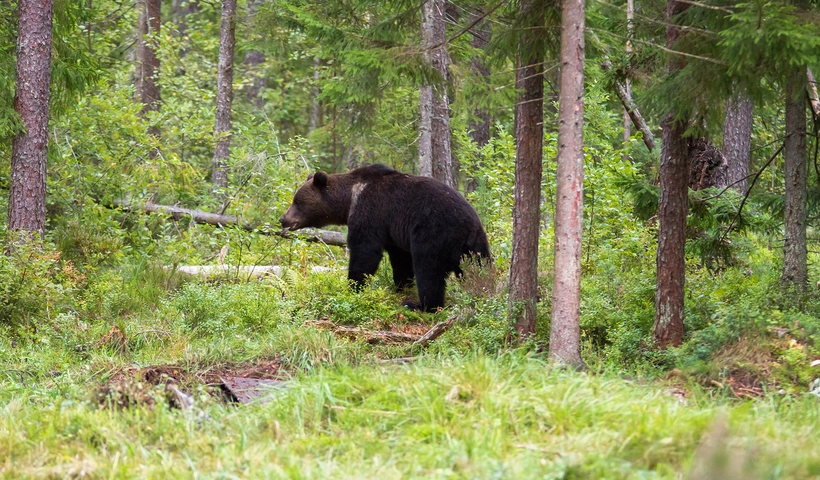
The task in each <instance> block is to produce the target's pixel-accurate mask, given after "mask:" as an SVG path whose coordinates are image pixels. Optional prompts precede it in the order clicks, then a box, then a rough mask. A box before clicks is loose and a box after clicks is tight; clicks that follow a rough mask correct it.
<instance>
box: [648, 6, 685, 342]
mask: <svg viewBox="0 0 820 480" xmlns="http://www.w3.org/2000/svg"><path fill="white" fill-rule="evenodd" d="M689 5H690V4H689V3H684V2H678V1H677V0H668V2H667V4H666V21H667V22H668V23H667V25H668V26H667V27H666V46H667V47H671V46H672V45H673V44H674V43H675V40H676V39H677V38H678V36H679V35H680V33H681V30H680V27H678V26H676V25H675V24H674V21H675V16H676V15H677V14H678V13H680V12H682V11H684V10H686V8H688V6H689ZM681 68H683V63H682V62H681V61H680V59H679V58H676V57H671V58H670V59H669V61H668V64H667V69H668V70H669V71H674V70H680V69H681ZM661 128H662V130H663V140H662V143H663V144H662V146H661V168H660V175H659V176H660V184H661V185H660V187H661V194H660V199H659V203H658V224H659V228H658V252H657V258H656V265H657V288H656V289H655V324H654V326H653V328H652V338H653V339H654V340H655V342H656V343H657V344H658V346H660V347H661V348H666V347H667V346H670V345H673V346H677V345H680V344H681V343H682V342H683V319H684V310H683V300H684V283H685V280H686V268H685V267H686V262H685V258H684V254H685V251H684V250H685V248H686V215H687V213H688V211H689V198H688V193H689V191H688V187H687V185H688V184H689V165H688V162H687V160H688V158H689V141H688V139H686V138H684V137H683V134H684V133H685V132H686V123H685V122H679V121H676V120H675V119H674V114H673V113H672V112H669V113H668V114H667V115H666V118H664V120H663V123H662V125H661Z"/></svg>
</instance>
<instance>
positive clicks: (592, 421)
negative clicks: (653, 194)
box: [0, 261, 820, 480]
mask: <svg viewBox="0 0 820 480" xmlns="http://www.w3.org/2000/svg"><path fill="white" fill-rule="evenodd" d="M20 265H21V266H18V265H17V264H9V267H8V271H7V273H6V276H7V277H8V278H13V277H14V275H16V274H17V273H15V272H17V271H18V270H19V269H20V268H29V267H28V265H29V264H27V263H21V264H20ZM44 265H46V266H45V267H42V268H41V269H40V270H36V271H35V272H36V273H37V274H38V275H39V276H38V277H37V278H38V279H42V280H39V281H41V283H43V284H45V285H50V286H51V287H50V288H52V290H51V291H53V292H57V293H60V292H62V296H55V297H49V298H51V300H49V299H47V300H48V301H49V302H50V303H45V304H44V305H43V306H42V308H40V309H39V310H38V311H37V312H38V315H40V316H39V317H37V318H34V317H31V318H29V319H23V320H21V322H20V325H22V327H20V328H18V330H13V329H11V328H10V327H9V329H7V330H5V331H6V332H9V334H8V335H0V459H3V460H2V461H0V477H2V478H66V477H72V478H76V477H83V476H87V477H90V478H376V479H379V480H385V479H392V478H465V479H468V478H469V479H472V478H510V479H519V478H555V479H570V478H575V479H583V478H588V479H598V478H606V479H610V478H611V479H619V478H624V479H632V478H635V479H639V478H640V479H653V478H659V479H664V478H668V479H678V478H693V479H723V478H732V479H733V478H744V479H745V478H749V479H758V478H760V479H764V478H765V479H769V478H772V479H791V478H819V477H820V456H818V455H817V453H816V451H817V448H816V445H817V444H818V443H820V429H818V428H817V426H818V425H820V401H818V399H817V398H815V397H812V396H808V395H805V394H802V393H801V392H804V391H805V385H804V384H806V382H807V381H808V380H809V379H811V378H813V375H815V372H814V371H812V370H811V368H812V367H810V366H809V361H810V359H812V358H815V353H816V351H817V348H818V347H817V342H815V341H814V339H815V338H816V337H817V335H818V334H817V332H818V325H820V323H818V321H817V320H816V319H815V317H813V316H810V315H807V314H803V313H799V312H798V313H799V314H798V313H795V312H793V311H783V312H782V313H778V312H779V310H775V308H776V307H777V306H776V305H775V306H774V307H772V308H768V307H766V305H765V304H763V307H766V308H767V309H765V310H763V309H760V310H755V309H754V308H756V305H757V304H755V303H754V299H751V300H744V302H746V303H742V302H737V303H729V302H725V301H724V298H725V297H730V296H736V295H734V294H733V293H732V292H734V290H733V291H732V292H729V293H726V292H723V291H722V290H721V289H716V290H715V291H714V293H713V294H712V297H709V296H703V297H702V302H701V303H702V304H703V305H702V306H701V308H702V309H703V310H704V311H708V312H714V313H710V314H711V315H713V316H714V317H715V319H716V321H715V322H714V323H712V324H711V326H710V327H708V328H703V329H702V330H699V331H698V332H696V333H695V334H693V336H692V339H691V340H690V341H689V343H688V344H687V345H686V346H685V347H684V348H682V349H679V350H678V351H676V352H673V354H671V355H666V354H660V353H658V352H657V351H655V352H651V351H647V349H646V348H645V347H644V346H643V345H644V343H643V341H642V339H643V338H645V332H644V330H642V329H641V327H640V325H641V322H643V321H644V319H643V317H641V316H640V315H642V314H641V313H640V310H635V309H633V308H632V306H634V305H640V304H642V302H643V297H644V296H645V295H644V294H643V293H641V292H642V291H643V290H642V287H641V286H640V285H638V286H637V287H635V288H636V291H637V293H636V294H635V299H634V300H630V299H629V298H627V299H626V300H625V301H628V302H632V303H626V304H624V305H614V306H613V305H610V298H609V297H607V296H606V295H608V294H607V293H606V292H602V291H598V292H597V293H595V292H594V291H593V294H594V295H593V297H592V298H589V297H587V298H586V300H585V301H586V305H587V307H588V308H587V309H586V310H585V312H586V315H587V317H586V318H587V319H588V320H589V319H590V318H592V317H594V316H595V315H602V316H604V317H602V318H603V320H601V321H600V322H598V323H600V324H603V325H605V324H606V320H608V317H605V315H606V314H607V312H616V313H617V315H618V316H617V318H616V319H615V320H613V322H614V323H613V326H612V327H611V328H609V329H607V328H605V329H602V330H600V332H599V331H598V330H589V329H587V330H585V332H592V333H587V334H586V335H587V336H586V337H585V339H586V343H585V345H584V356H585V357H586V359H587V362H588V364H589V366H590V370H589V373H577V372H571V371H565V370H557V369H554V368H552V367H551V366H550V365H549V364H548V362H546V360H545V359H544V357H543V356H542V355H541V354H537V353H533V352H532V351H528V350H527V348H531V347H532V345H530V346H528V347H527V348H522V349H517V350H509V349H508V347H507V346H506V343H505V337H506V336H507V335H508V326H507V322H506V317H505V314H506V313H505V312H506V301H505V295H504V292H503V289H502V290H498V289H494V287H492V282H488V281H486V279H485V280H475V281H473V283H472V284H471V283H470V282H465V283H463V284H460V283H459V282H455V281H451V282H450V286H449V289H448V292H449V293H448V294H449V298H450V301H451V306H450V307H449V308H448V309H447V310H445V311H444V312H441V313H439V314H435V315H419V314H413V313H411V312H408V311H407V310H406V309H403V308H402V307H400V306H399V305H400V302H401V298H402V296H401V295H398V294H395V293H392V292H391V291H390V288H389V286H390V283H391V279H390V275H389V271H388V270H387V269H386V268H382V269H380V270H379V272H378V273H377V275H376V277H375V278H374V279H373V283H372V285H371V286H370V287H368V288H367V289H365V290H364V291H363V292H361V293H353V292H351V291H350V290H349V289H348V288H347V287H348V286H347V284H346V281H345V277H344V274H343V273H342V272H339V271H331V272H328V273H323V274H311V275H305V274H304V273H303V272H301V271H299V270H298V269H292V270H289V271H288V272H286V273H285V274H284V275H283V276H282V277H276V278H268V279H264V280H262V281H258V282H256V281H252V282H248V281H246V280H244V279H236V278H222V279H219V280H217V281H213V282H202V281H197V280H195V279H186V278H182V277H179V276H178V275H174V274H170V273H169V272H168V271H167V270H165V269H162V268H160V267H158V266H156V265H153V264H151V263H149V262H145V261H142V262H136V263H135V264H134V265H132V266H131V267H127V268H126V267H124V268H120V269H110V270H105V271H100V272H95V273H94V274H93V275H89V277H88V279H87V281H85V283H82V282H80V280H75V278H77V277H75V276H71V275H67V274H66V278H67V280H64V281H63V283H55V282H53V281H52V280H51V278H52V276H51V272H53V271H54V269H53V268H52V267H50V265H51V263H46V264H44ZM46 267H48V268H46ZM15 269H18V270H15ZM732 279H733V280H732V281H734V282H736V283H740V282H744V281H745V282H751V281H752V280H753V279H748V277H745V276H739V277H738V278H734V277H732ZM700 283H703V284H704V285H706V284H707V281H706V279H703V280H702V281H700ZM700 283H699V280H698V279H697V278H696V279H695V281H693V285H695V286H696V287H697V288H698V289H699V290H702V291H708V288H707V287H702V288H701V287H700V286H699V284H700ZM60 285H69V286H72V289H70V290H69V289H62V290H61V289H60V288H59V287H60ZM488 285H489V287H488ZM761 285H762V284H761ZM764 287H765V285H763V286H761V287H759V291H755V292H757V293H755V298H768V296H767V295H766V292H767V290H766V289H765V288H764ZM709 288H711V287H709ZM738 288H739V287H738ZM482 292H483V293H482ZM486 292H490V293H486ZM24 293H25V294H26V297H21V296H20V295H21V294H18V293H17V292H16V291H9V296H8V297H6V298H9V299H10V300H9V302H11V301H15V302H16V301H18V300H17V299H18V298H21V299H22V300H25V301H26V302H29V301H32V299H37V298H38V297H37V296H36V295H35V292H34V291H33V290H32V291H30V292H28V291H27V292H24ZM15 295H16V296H15ZM611 296H612V295H611ZM627 297H628V296H627ZM747 303H748V305H747ZM9 305H14V304H13V303H9ZM66 305H68V306H69V307H70V308H69V307H66ZM590 305H592V306H593V307H595V308H590V307H589V306H590ZM711 306H715V307H716V308H712V307H711ZM542 307H544V306H543V305H542ZM542 310H543V311H544V312H546V311H547V309H546V308H545V307H544V308H542ZM635 311H638V314H635V313H634V312H635ZM596 312H597V313H596ZM744 312H746V313H745V314H743V315H741V313H744ZM758 312H760V313H758ZM542 313H543V312H542ZM454 315H455V316H457V317H458V318H459V321H458V322H457V323H456V325H455V326H454V328H453V329H452V330H450V331H449V332H447V333H446V334H445V335H443V336H442V337H441V338H439V339H437V340H436V341H435V342H434V343H433V344H432V345H430V346H429V347H428V349H427V350H426V351H421V350H419V349H413V348H411V347H404V346H392V347H384V346H371V345H368V344H366V343H363V342H353V341H348V340H345V339H340V338H336V337H334V336H333V334H331V333H330V332H327V331H323V330H319V329H317V328H316V327H315V326H313V325H311V322H313V321H315V320H318V319H320V318H323V317H327V318H329V319H331V320H332V321H334V322H336V323H338V324H345V325H352V326H361V327H363V328H366V329H376V328H386V327H385V325H388V326H389V325H397V326H399V327H401V326H402V325H405V324H407V323H422V324H426V325H432V324H433V323H434V322H437V321H441V320H443V319H445V318H449V317H450V316H454ZM543 315H546V313H543ZM610 315H614V313H610ZM630 315H632V316H630ZM704 315H705V314H704ZM744 315H745V316H744ZM542 320H543V321H542V322H541V330H539V335H540V336H538V337H537V338H538V339H539V340H538V341H537V342H536V344H537V343H538V342H540V339H541V338H542V337H543V334H544V332H543V331H542V330H545V329H548V321H547V320H546V319H542ZM596 322H597V320H596V321H595V322H592V324H596V325H597V324H598V323H596ZM115 325H116V326H117V327H118V328H119V329H120V330H121V331H122V332H124V342H123V343H122V344H118V343H116V342H106V341H103V340H104V339H105V338H106V334H107V333H108V332H109V331H110V330H111V328H112V326H115ZM773 325H775V326H776V325H791V326H792V328H791V329H790V333H789V336H788V337H783V338H779V337H775V339H774V340H772V336H771V335H769V336H767V333H766V332H767V331H768V330H767V329H769V328H770V327H771V326H773ZM31 326H36V328H33V329H32V328H30V327H31ZM749 326H755V329H754V330H753V332H755V335H756V336H755V335H751V336H749V335H747V334H746V332H747V331H750V330H749ZM24 327H25V328H24ZM616 327H617V329H616ZM585 328H586V327H585ZM15 332H16V333H15ZM21 332H22V333H21ZM642 332H644V333H642ZM599 334H600V335H601V337H595V336H594V335H599ZM610 334H611V335H613V336H612V338H614V339H615V341H611V342H610V343H609V345H608V346H607V344H606V340H607V336H608V335H610ZM13 338H16V339H17V340H16V341H13V340H12V339H13ZM795 338H796V340H794V339H795ZM737 339H740V341H738V340H737ZM744 339H745V340H744ZM797 340H799V342H798V341H797ZM744 341H745V342H746V343H745V344H744V343H742V342H744ZM597 342H602V344H601V345H598V344H597ZM733 342H734V343H733ZM800 342H802V343H800ZM803 344H805V345H803ZM726 345H728V346H732V345H734V347H732V348H724V346H726ZM744 345H746V346H745V347H744ZM750 345H751V346H750ZM752 347H754V348H752ZM613 352H614V353H613ZM712 352H717V353H716V354H714V353H712ZM615 353H617V355H616V354H615ZM409 355H417V356H418V357H419V358H418V359H417V360H416V361H415V362H412V363H410V364H393V363H384V362H382V361H381V359H382V358H384V357H398V356H409ZM642 355H643V356H642ZM274 358H275V359H277V360H278V361H280V362H281V365H282V368H283V370H282V372H283V376H285V377H287V378H289V383H288V387H287V388H286V389H285V390H283V391H279V392H276V393H274V394H273V395H272V398H271V401H269V402H266V403H257V404H251V405H236V404H231V403H225V402H224V399H223V398H222V397H221V396H219V395H213V393H214V389H213V388H212V387H207V386H203V385H202V384H201V379H202V378H203V377H202V374H203V372H208V371H212V370H213V369H218V368H226V367H227V366H242V365H246V364H252V363H253V362H258V361H262V360H269V359H274ZM759 359H763V360H765V362H763V361H759ZM655 360H657V361H656V362H655V363H652V362H653V361H655ZM671 362H677V363H671ZM698 362H701V363H698ZM750 362H751V363H754V365H751V366H750ZM755 362H757V363H755ZM789 362H791V363H789ZM156 365H173V366H175V367H179V368H181V369H183V370H184V371H186V372H187V374H186V375H184V376H182V377H181V378H180V383H179V385H180V387H181V388H182V389H183V390H185V391H186V392H189V393H191V394H193V395H194V396H195V407H194V408H193V409H192V410H186V411H182V410H179V409H178V408H175V407H174V406H173V405H170V404H169V400H168V398H167V394H166V392H165V390H164V388H163V387H162V386H158V387H155V386H152V385H149V384H147V383H145V382H144V379H142V380H143V384H142V385H141V387H139V386H137V385H136V382H140V381H141V379H140V377H139V376H138V375H136V374H135V372H136V371H137V370H138V369H140V368H142V367H147V366H156ZM672 365H677V366H679V367H680V368H682V369H683V370H684V372H683V373H681V374H680V375H678V376H676V377H675V380H674V382H675V387H676V388H681V387H682V388H683V389H684V390H685V391H686V392H687V398H686V400H685V401H683V402H682V401H681V399H680V397H679V396H675V395H673V394H672V393H671V392H670V391H669V388H670V387H672V386H673V385H672V384H671V383H669V382H671V381H665V380H662V377H663V375H666V373H667V372H668V370H669V369H670V368H671V366H672ZM686 365H689V367H687V366H686ZM752 367H754V368H752ZM734 371H741V372H746V371H754V372H758V373H757V375H758V377H759V378H760V379H761V380H763V381H764V383H765V385H764V386H765V387H766V388H765V391H767V392H769V393H768V395H767V396H764V397H762V398H758V399H756V400H753V401H741V400H738V399H736V398H734V397H732V396H731V388H729V387H725V388H714V387H711V385H713V383H712V380H717V381H719V382H726V385H730V382H728V381H727V378H728V377H731V374H732V372H734ZM636 373H637V374H639V375H638V376H637V377H636ZM625 374H630V375H632V377H630V378H627V377H624V375H625ZM758 377H756V378H758ZM123 378H125V379H128V381H130V383H128V382H126V385H128V388H131V389H132V390H121V391H123V392H126V393H128V392H132V391H138V392H139V395H135V396H134V398H136V399H137V400H139V402H137V403H135V404H131V406H129V407H126V408H121V407H114V406H113V402H109V401H106V400H105V399H102V400H101V399H100V396H99V392H100V391H106V388H107V386H109V385H120V384H118V383H114V381H119V379H123ZM771 380H774V381H776V383H773V384H769V383H766V382H769V381H771ZM788 382H792V383H791V384H790V383H788ZM703 385H706V386H707V388H704V387H703ZM774 385H777V387H776V388H769V387H771V386H774ZM781 385H782V386H784V387H786V391H787V392H789V394H787V395H780V394H777V393H774V392H776V391H777V390H778V389H779V388H780V386H781ZM688 472H693V473H692V474H691V475H689V473H688Z"/></svg>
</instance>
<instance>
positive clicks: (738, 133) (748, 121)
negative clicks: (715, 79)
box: [721, 93, 754, 193]
mask: <svg viewBox="0 0 820 480" xmlns="http://www.w3.org/2000/svg"><path fill="white" fill-rule="evenodd" d="M753 112H754V102H753V101H752V98H751V97H750V96H749V95H747V94H745V93H738V94H737V95H735V96H734V97H733V98H730V99H729V100H727V101H726V119H725V120H724V122H723V148H721V151H722V152H723V155H724V156H725V157H726V162H727V163H728V165H729V168H728V172H727V173H728V175H727V179H726V181H727V184H728V185H732V186H733V187H734V188H735V189H737V191H738V192H740V193H746V188H747V185H748V180H747V179H746V177H748V176H749V159H750V157H751V153H752V119H753V117H752V113H753Z"/></svg>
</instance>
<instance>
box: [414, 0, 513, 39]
mask: <svg viewBox="0 0 820 480" xmlns="http://www.w3.org/2000/svg"><path fill="white" fill-rule="evenodd" d="M509 1H510V0H501V1H500V2H498V3H496V4H495V5H493V7H492V8H490V9H489V10H487V11H486V12H484V13H482V14H481V15H479V16H477V17H476V18H474V19H473V21H472V22H470V23H469V24H468V25H467V26H466V27H464V28H462V29H461V30H459V31H458V33H456V34H455V35H453V36H452V37H450V38H447V39H445V40H444V41H443V42H439V43H437V44H435V45H431V46H429V47H427V48H426V49H425V50H435V49H437V48H441V47H443V46H444V45H447V44H449V43H450V42H452V41H453V40H455V39H457V38H458V37H460V36H462V35H464V34H465V33H467V32H469V31H470V29H472V28H473V27H475V26H476V25H478V24H479V23H480V22H481V21H482V20H484V19H485V18H487V17H488V16H489V15H490V14H492V13H493V12H495V11H496V10H498V9H499V8H500V7H501V6H502V5H504V4H505V3H507V2H509Z"/></svg>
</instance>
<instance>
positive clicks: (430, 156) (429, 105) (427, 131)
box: [419, 0, 455, 187]
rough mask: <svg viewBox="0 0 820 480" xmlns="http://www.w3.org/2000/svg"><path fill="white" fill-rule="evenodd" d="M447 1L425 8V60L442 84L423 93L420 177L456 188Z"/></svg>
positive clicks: (430, 3)
mask: <svg viewBox="0 0 820 480" xmlns="http://www.w3.org/2000/svg"><path fill="white" fill-rule="evenodd" d="M445 7H446V1H445V0H427V1H426V2H424V4H423V5H422V24H421V48H422V50H423V51H424V57H425V60H426V61H427V62H428V63H429V65H430V66H431V67H432V68H433V69H435V70H436V71H437V72H438V73H439V75H440V76H441V79H442V81H440V82H438V83H437V84H434V85H424V86H422V87H421V89H420V90H419V117H420V118H419V175H424V176H432V177H433V178H436V179H438V180H441V181H442V182H444V183H446V184H447V185H450V186H452V187H454V186H455V182H454V180H453V157H452V155H451V153H450V104H449V102H448V101H447V77H448V75H447V67H448V64H449V58H448V56H447V49H446V47H445V43H446V41H447V33H446V28H445V22H444V11H445Z"/></svg>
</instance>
